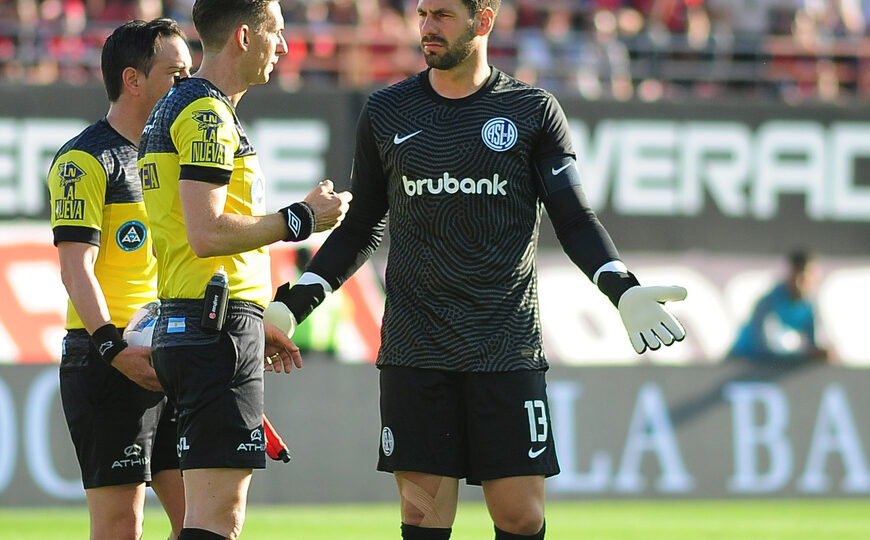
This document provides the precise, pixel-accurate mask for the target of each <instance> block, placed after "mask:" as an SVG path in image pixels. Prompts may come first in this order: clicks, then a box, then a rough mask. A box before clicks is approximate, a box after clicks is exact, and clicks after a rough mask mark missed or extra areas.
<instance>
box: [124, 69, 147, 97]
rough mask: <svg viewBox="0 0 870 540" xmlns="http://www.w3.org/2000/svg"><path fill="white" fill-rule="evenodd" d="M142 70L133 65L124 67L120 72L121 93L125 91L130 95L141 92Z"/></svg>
mask: <svg viewBox="0 0 870 540" xmlns="http://www.w3.org/2000/svg"><path fill="white" fill-rule="evenodd" d="M142 74H143V73H142V72H141V71H139V70H138V69H136V68H134V67H130V66H128V67H125V68H124V71H122V72H121V93H122V94H123V93H124V92H127V93H128V94H130V95H132V96H139V95H140V94H141V93H142V86H141V84H140V83H141V76H142Z"/></svg>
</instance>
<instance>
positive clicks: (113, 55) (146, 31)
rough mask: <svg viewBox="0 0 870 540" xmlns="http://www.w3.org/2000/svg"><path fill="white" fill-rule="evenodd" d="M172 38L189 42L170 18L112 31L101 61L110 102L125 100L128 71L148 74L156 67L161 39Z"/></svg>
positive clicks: (125, 25)
mask: <svg viewBox="0 0 870 540" xmlns="http://www.w3.org/2000/svg"><path fill="white" fill-rule="evenodd" d="M172 36H178V37H180V38H181V39H183V40H187V37H186V36H185V35H184V31H183V30H182V29H181V27H180V26H178V23H177V22H175V21H173V20H172V19H166V18H159V19H154V20H151V21H148V22H145V21H140V20H135V21H130V22H127V23H124V24H122V25H121V26H119V27H118V28H116V29H115V31H114V32H112V34H111V35H110V36H109V37H108V38H107V39H106V43H105V44H103V52H102V56H101V58H100V67H101V68H102V71H103V86H105V87H106V96H108V98H109V101H111V102H113V103H114V102H115V101H118V98H120V97H121V88H123V86H124V82H123V76H124V70H125V69H127V68H128V67H132V68H136V69H138V70H139V71H141V72H143V73H145V74H146V75H148V73H149V72H150V71H151V67H152V66H153V65H154V56H155V55H156V54H157V49H158V47H159V45H160V44H159V40H160V39H161V38H164V37H172Z"/></svg>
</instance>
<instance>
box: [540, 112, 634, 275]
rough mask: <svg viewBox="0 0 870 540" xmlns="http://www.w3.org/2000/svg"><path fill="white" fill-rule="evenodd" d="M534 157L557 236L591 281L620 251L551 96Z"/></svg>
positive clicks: (565, 120)
mask: <svg viewBox="0 0 870 540" xmlns="http://www.w3.org/2000/svg"><path fill="white" fill-rule="evenodd" d="M532 160H533V163H532V168H533V170H534V174H535V175H536V177H537V178H536V179H537V183H538V191H539V193H540V198H541V200H542V201H543V203H544V207H545V208H546V209H547V214H548V215H549V216H550V221H551V222H552V223H553V228H554V229H555V231H556V237H557V238H558V239H559V243H560V244H561V245H562V249H563V250H564V251H565V253H566V254H567V255H568V257H569V258H570V259H571V261H573V262H574V264H575V265H577V267H578V268H580V270H582V271H583V273H584V274H586V276H587V277H589V279H590V280H591V279H592V277H593V276H594V275H595V272H596V271H597V270H598V269H599V268H601V265H603V264H604V263H606V262H608V261H612V260H615V259H619V253H618V252H617V250H616V246H615V245H614V244H613V241H612V240H611V238H610V235H609V234H608V233H607V231H606V230H605V229H604V226H603V225H601V222H600V221H598V217H597V216H596V215H595V212H594V211H593V210H592V208H590V207H589V202H588V201H587V199H586V194H585V193H584V192H583V188H582V187H581V185H580V174H579V173H578V172H577V167H576V165H575V160H574V150H573V148H572V147H571V135H570V131H569V129H568V120H567V119H566V118H565V113H564V112H563V111H562V108H561V107H560V106H559V103H558V102H557V101H556V99H555V98H553V97H552V96H550V97H549V99H548V101H547V102H546V104H545V105H544V115H543V118H542V126H541V137H540V139H539V141H538V144H537V145H536V147H535V149H534V155H533V156H532Z"/></svg>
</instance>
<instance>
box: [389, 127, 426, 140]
mask: <svg viewBox="0 0 870 540" xmlns="http://www.w3.org/2000/svg"><path fill="white" fill-rule="evenodd" d="M420 133H423V130H422V129H419V130H417V131H415V132H414V133H409V134H407V135H405V136H404V137H399V134H398V133H396V134H395V135H394V136H393V144H402V143H403V142H405V141H407V140H408V139H410V138H411V137H413V136H414V135H419V134H420Z"/></svg>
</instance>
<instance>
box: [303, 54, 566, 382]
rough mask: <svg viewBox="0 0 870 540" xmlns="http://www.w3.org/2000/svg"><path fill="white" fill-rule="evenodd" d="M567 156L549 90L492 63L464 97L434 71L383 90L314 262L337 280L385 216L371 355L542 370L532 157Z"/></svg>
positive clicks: (463, 367)
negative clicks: (382, 286)
mask: <svg viewBox="0 0 870 540" xmlns="http://www.w3.org/2000/svg"><path fill="white" fill-rule="evenodd" d="M566 155H567V156H572V157H573V149H572V147H571V142H570V135H569V131H568V124H567V121H566V119H565V116H564V113H563V112H562V110H561V107H560V106H559V104H558V102H557V101H556V100H555V98H554V97H553V96H552V95H551V94H549V93H548V92H546V91H544V90H542V89H539V88H533V87H531V86H529V85H527V84H525V83H522V82H520V81H517V80H516V79H514V78H512V77H510V76H508V75H506V74H505V73H503V72H500V71H498V70H496V69H493V70H492V75H491V76H490V78H489V80H488V82H487V83H486V84H485V85H484V87H482V88H481V89H480V90H479V91H477V92H476V93H474V94H473V95H471V96H468V97H466V98H462V99H446V98H443V97H441V96H439V95H438V94H437V93H436V92H435V91H434V90H433V89H432V87H431V86H430V84H429V81H428V71H424V72H422V73H419V74H417V75H416V76H414V77H411V78H409V79H406V80H405V81H402V82H400V83H398V84H396V85H394V86H391V87H390V88H387V89H384V90H381V91H378V92H376V93H374V94H372V95H371V96H370V97H369V99H368V102H367V103H366V105H365V108H364V109H363V111H362V114H361V116H360V119H359V124H358V127H357V146H356V152H355V156H354V167H353V172H352V186H351V190H352V192H353V195H354V199H353V201H352V202H351V206H350V211H349V212H348V214H347V217H346V219H345V220H344V222H343V224H342V226H341V227H339V228H338V229H337V230H336V231H334V232H333V233H332V234H331V235H330V237H329V238H328V239H327V241H326V242H325V243H324V245H323V247H322V248H321V249H320V250H319V251H318V253H317V255H316V256H315V258H314V260H313V261H312V263H311V265H309V267H308V270H309V271H312V272H315V273H317V274H319V275H321V276H323V277H324V278H325V279H327V281H329V282H330V283H331V284H332V286H333V287H334V288H335V287H338V286H339V285H340V284H341V283H342V282H343V281H344V280H346V279H347V278H348V277H350V275H351V274H352V273H353V272H354V271H355V270H356V269H357V268H358V267H359V266H360V265H361V264H362V263H363V262H364V261H365V260H366V258H368V256H369V255H370V254H371V252H372V251H374V249H375V248H376V247H377V245H378V244H379V242H380V239H381V236H382V234H383V227H384V224H385V223H388V227H389V233H390V249H389V254H388V261H387V267H386V306H385V312H384V319H383V326H382V330H381V349H380V352H379V356H378V365H396V366H413V367H421V368H434V369H445V370H455V371H476V372H495V371H512V370H525V369H546V367H547V362H546V359H545V357H544V352H543V347H542V339H541V324H540V320H539V316H538V300H537V271H536V266H535V254H536V249H537V238H538V228H539V226H540V220H541V213H542V212H541V210H542V202H541V188H540V187H539V183H540V182H539V180H538V179H537V177H536V175H535V171H534V163H535V162H536V160H540V159H541V158H545V157H552V156H566ZM554 174H555V171H554ZM387 214H389V219H388V220H387V219H386V216H387Z"/></svg>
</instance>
